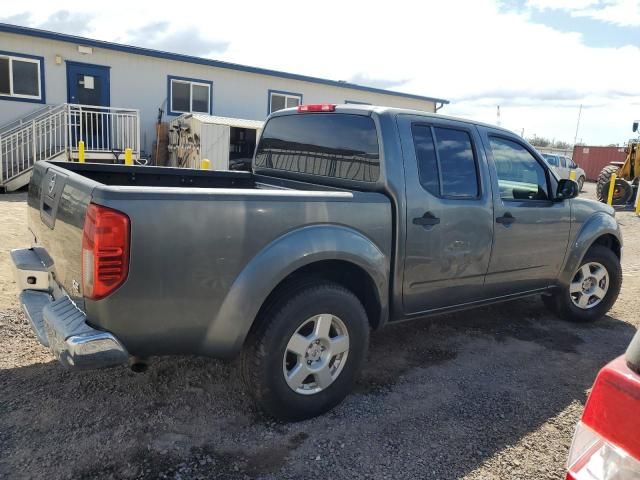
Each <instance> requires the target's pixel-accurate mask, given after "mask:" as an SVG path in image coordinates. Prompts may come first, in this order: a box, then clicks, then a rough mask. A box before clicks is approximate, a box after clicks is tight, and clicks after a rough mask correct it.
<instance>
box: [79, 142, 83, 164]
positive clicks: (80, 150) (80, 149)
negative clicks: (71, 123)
mask: <svg viewBox="0 0 640 480" xmlns="http://www.w3.org/2000/svg"><path fill="white" fill-rule="evenodd" d="M78 162H80V163H84V140H80V141H79V142H78Z"/></svg>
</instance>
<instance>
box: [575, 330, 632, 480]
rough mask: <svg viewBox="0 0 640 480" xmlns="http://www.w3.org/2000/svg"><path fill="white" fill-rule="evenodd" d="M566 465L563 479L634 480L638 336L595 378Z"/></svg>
mask: <svg viewBox="0 0 640 480" xmlns="http://www.w3.org/2000/svg"><path fill="white" fill-rule="evenodd" d="M567 465H568V466H567V477H566V478H567V480H631V479H640V331H639V332H638V333H636V335H635V337H634V339H633V340H632V341H631V344H630V345H629V348H628V349H627V352H626V354H625V355H622V356H621V357H618V358H616V359H615V360H614V361H612V362H611V363H609V364H608V365H607V366H606V367H604V368H603V369H602V370H600V373H598V377H597V378H596V382H595V384H594V385H593V390H592V391H591V395H590V396H589V399H588V400H587V405H586V406H585V409H584V413H583V415H582V419H581V420H580V422H578V426H577V428H576V433H575V435H574V437H573V444H572V445H571V450H570V451H569V461H568V464H567Z"/></svg>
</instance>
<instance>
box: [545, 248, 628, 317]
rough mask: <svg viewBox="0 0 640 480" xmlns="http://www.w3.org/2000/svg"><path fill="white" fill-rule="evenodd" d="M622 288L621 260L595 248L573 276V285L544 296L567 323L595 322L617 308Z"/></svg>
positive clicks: (606, 249) (588, 253)
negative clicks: (615, 304) (617, 300)
mask: <svg viewBox="0 0 640 480" xmlns="http://www.w3.org/2000/svg"><path fill="white" fill-rule="evenodd" d="M621 285H622V269H621V267H620V260H619V259H618V257H617V256H616V255H615V254H614V253H613V252H612V251H611V250H609V249H608V248H606V247H604V246H601V245H594V246H592V247H591V248H590V249H589V251H588V252H587V254H586V255H585V256H584V258H583V259H582V262H580V266H579V267H578V269H577V270H576V271H575V273H574V274H573V277H572V279H571V283H570V284H569V285H568V286H566V287H562V288H558V289H557V290H556V291H555V292H554V293H553V294H552V295H549V296H544V297H543V301H544V303H545V305H546V306H547V307H548V308H549V309H550V310H551V311H553V312H554V313H556V314H557V315H558V316H560V317H561V318H564V319H565V320H570V321H574V322H591V321H594V320H598V319H600V318H602V317H603V316H604V315H605V314H606V313H607V312H608V311H609V309H610V308H611V307H612V306H613V304H614V303H615V301H616V299H617V298H618V294H619V293H620V286H621Z"/></svg>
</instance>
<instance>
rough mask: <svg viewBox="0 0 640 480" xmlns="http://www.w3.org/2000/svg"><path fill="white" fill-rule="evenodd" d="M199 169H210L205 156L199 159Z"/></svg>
mask: <svg viewBox="0 0 640 480" xmlns="http://www.w3.org/2000/svg"><path fill="white" fill-rule="evenodd" d="M200 170H211V162H210V161H209V160H207V159H206V158H203V159H202V160H200Z"/></svg>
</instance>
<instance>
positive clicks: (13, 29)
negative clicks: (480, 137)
mask: <svg viewBox="0 0 640 480" xmlns="http://www.w3.org/2000/svg"><path fill="white" fill-rule="evenodd" d="M0 32H5V33H13V34H16V35H26V36H30V37H38V38H45V39H49V40H57V41H61V42H68V43H78V44H82V45H86V46H90V47H96V48H105V49H108V50H115V51H119V52H125V53H131V54H134V55H144V56H148V57H155V58H162V59H165V60H175V61H178V62H186V63H193V64H197V65H207V66H211V67H217V68H226V69H229V70H238V71H241V72H247V73H255V74H259V75H268V76H272V77H280V78H286V79H289V80H300V81H303V82H310V83H317V84H321V85H331V86H334V87H342V88H348V89H352V90H361V91H365V92H371V93H379V94H382V95H391V96H396V97H405V98H412V99H415V100H426V101H430V102H435V103H442V104H448V103H449V100H445V99H442V98H435V97H426V96H423V95H415V94H413V93H404V92H396V91H393V90H385V89H383V88H376V87H367V86H365V85H357V84H355V83H349V82H343V81H339V80H328V79H325V78H319V77H312V76H308V75H300V74H297V73H289V72H281V71H278V70H270V69H268V68H259V67H251V66H248V65H240V64H237V63H231V62H223V61H221V60H212V59H209V58H202V57H196V56H192V55H185V54H182V53H171V52H165V51H162V50H154V49H151V48H144V47H135V46H132V45H124V44H121V43H114V42H107V41H104V40H95V39H92V38H87V37H80V36H77V35H69V34H66V33H57V32H52V31H49V30H41V29H38V28H31V27H22V26H19V25H11V24H9V23H1V22H0Z"/></svg>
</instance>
